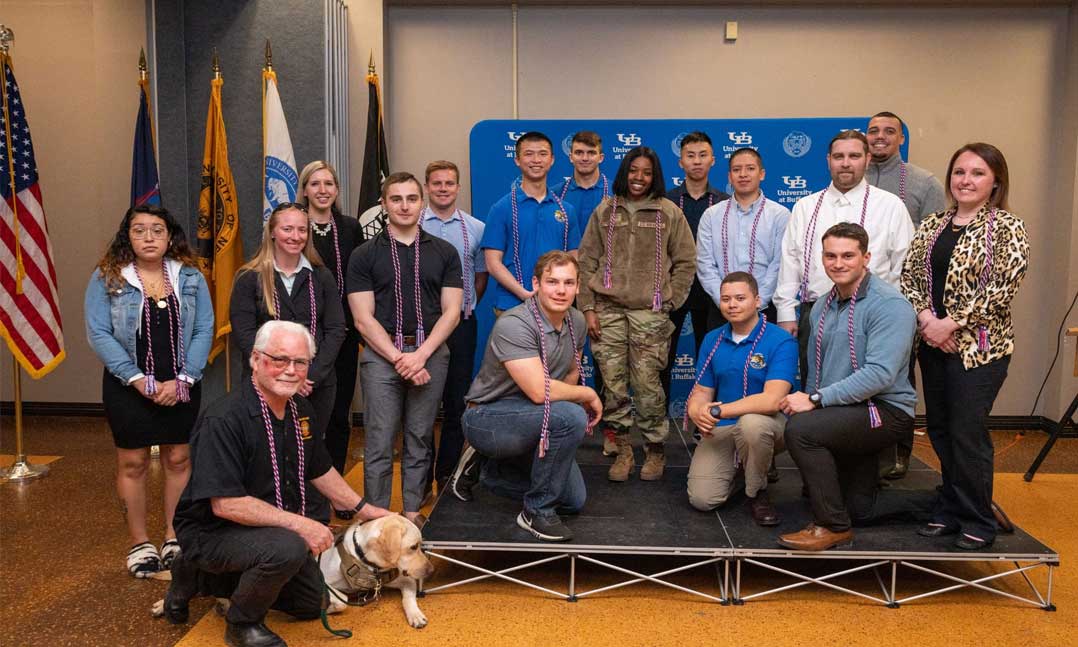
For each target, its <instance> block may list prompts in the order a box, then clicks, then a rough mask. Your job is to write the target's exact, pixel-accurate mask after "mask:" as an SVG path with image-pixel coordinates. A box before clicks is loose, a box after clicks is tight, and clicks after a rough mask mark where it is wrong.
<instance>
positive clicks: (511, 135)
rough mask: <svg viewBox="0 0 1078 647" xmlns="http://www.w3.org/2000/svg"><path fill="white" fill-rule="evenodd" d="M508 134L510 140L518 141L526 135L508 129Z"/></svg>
mask: <svg viewBox="0 0 1078 647" xmlns="http://www.w3.org/2000/svg"><path fill="white" fill-rule="evenodd" d="M505 134H506V135H509V141H514V142H515V141H516V140H518V139H520V138H521V137H523V136H524V133H523V132H519V133H518V132H516V131H515V130H509V131H506V133H505Z"/></svg>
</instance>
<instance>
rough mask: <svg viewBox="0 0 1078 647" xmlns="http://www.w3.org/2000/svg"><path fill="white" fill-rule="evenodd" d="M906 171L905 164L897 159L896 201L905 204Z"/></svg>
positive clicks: (900, 159)
mask: <svg viewBox="0 0 1078 647" xmlns="http://www.w3.org/2000/svg"><path fill="white" fill-rule="evenodd" d="M907 174H908V171H907V170H906V163H905V162H903V161H902V158H901V157H900V158H898V199H899V200H901V201H902V202H906V176H907Z"/></svg>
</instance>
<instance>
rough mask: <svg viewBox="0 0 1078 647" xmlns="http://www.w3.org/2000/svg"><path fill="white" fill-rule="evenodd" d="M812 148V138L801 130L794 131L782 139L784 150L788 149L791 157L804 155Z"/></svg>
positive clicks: (787, 152) (787, 151)
mask: <svg viewBox="0 0 1078 647" xmlns="http://www.w3.org/2000/svg"><path fill="white" fill-rule="evenodd" d="M810 148H812V138H811V137H809V136H808V135H806V134H805V133H803V132H801V131H800V130H794V131H792V132H791V133H790V134H788V135H786V137H785V139H783V140H782V150H784V151H786V154H787V155H789V156H790V157H804V156H805V155H807V154H808V152H809V149H810Z"/></svg>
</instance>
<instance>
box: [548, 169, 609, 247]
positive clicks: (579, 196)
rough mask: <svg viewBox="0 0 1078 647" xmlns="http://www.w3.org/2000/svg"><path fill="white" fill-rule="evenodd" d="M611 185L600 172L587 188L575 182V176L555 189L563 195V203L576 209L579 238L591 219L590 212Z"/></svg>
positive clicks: (607, 192) (605, 194) (605, 195)
mask: <svg viewBox="0 0 1078 647" xmlns="http://www.w3.org/2000/svg"><path fill="white" fill-rule="evenodd" d="M604 180H605V182H604ZM566 185H568V186H566ZM612 187H613V183H612V182H610V180H609V178H606V176H605V175H603V174H602V173H600V174H599V181H598V182H596V183H595V184H593V185H591V186H589V187H587V188H584V187H582V186H580V185H579V184H577V183H576V177H570V178H568V179H567V180H565V182H563V183H562V184H561V185H559V186H558V188H557V189H555V192H556V193H557V194H558V195H559V196H560V195H564V196H565V198H564V199H563V201H564V202H565V204H567V205H572V207H573V209H575V210H576V219H577V225H578V229H579V231H580V237H581V238H583V237H584V230H585V229H587V227H588V221H589V220H591V214H592V212H594V211H595V207H598V206H599V203H600V202H602V201H603V198H605V197H607V195H609V192H610V191H612V190H613V188H612ZM604 189H605V190H604Z"/></svg>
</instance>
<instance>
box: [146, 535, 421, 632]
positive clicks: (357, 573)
mask: <svg viewBox="0 0 1078 647" xmlns="http://www.w3.org/2000/svg"><path fill="white" fill-rule="evenodd" d="M422 542H423V537H422V535H421V534H420V532H419V528H417V527H416V525H415V524H414V523H412V522H411V521H408V520H407V519H405V518H404V517H402V516H400V515H389V516H385V517H379V518H378V519H372V520H370V521H364V522H357V523H354V524H352V525H351V526H349V527H348V529H346V530H345V531H344V532H343V533H342V534H341V535H339V536H338V538H337V540H336V542H334V546H333V547H332V548H330V549H328V550H326V551H325V552H323V553H322V554H321V555H319V556H318V566H319V569H320V570H321V571H322V577H323V578H325V581H326V586H327V587H328V588H329V606H328V607H327V608H326V612H327V613H340V612H341V611H344V609H345V608H346V607H347V606H348V603H347V602H346V600H348V599H349V598H354V597H357V596H358V597H359V598H361V599H363V600H366V601H368V602H369V601H373V600H374V599H375V598H377V597H378V596H379V595H380V594H381V591H382V589H383V588H384V587H389V588H394V589H398V590H399V591H400V592H401V605H402V606H403V607H404V615H405V616H406V617H407V618H408V624H409V625H411V626H413V627H415V628H416V629H422V628H423V627H425V626H427V616H425V615H423V612H422V611H420V609H419V605H418V604H417V603H416V591H417V590H418V588H419V585H418V580H421V579H426V578H429V577H430V576H431V574H432V573H434V566H432V565H431V563H430V560H429V559H427V556H426V555H424V554H423V551H422V549H421V545H422ZM217 602H218V604H217V610H218V612H219V613H222V614H223V613H225V612H227V610H228V600H227V599H225V598H218V599H217ZM164 607H165V601H164V600H158V601H157V602H155V603H154V605H153V609H152V611H151V612H152V613H153V615H154V617H161V616H163V615H164Z"/></svg>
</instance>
